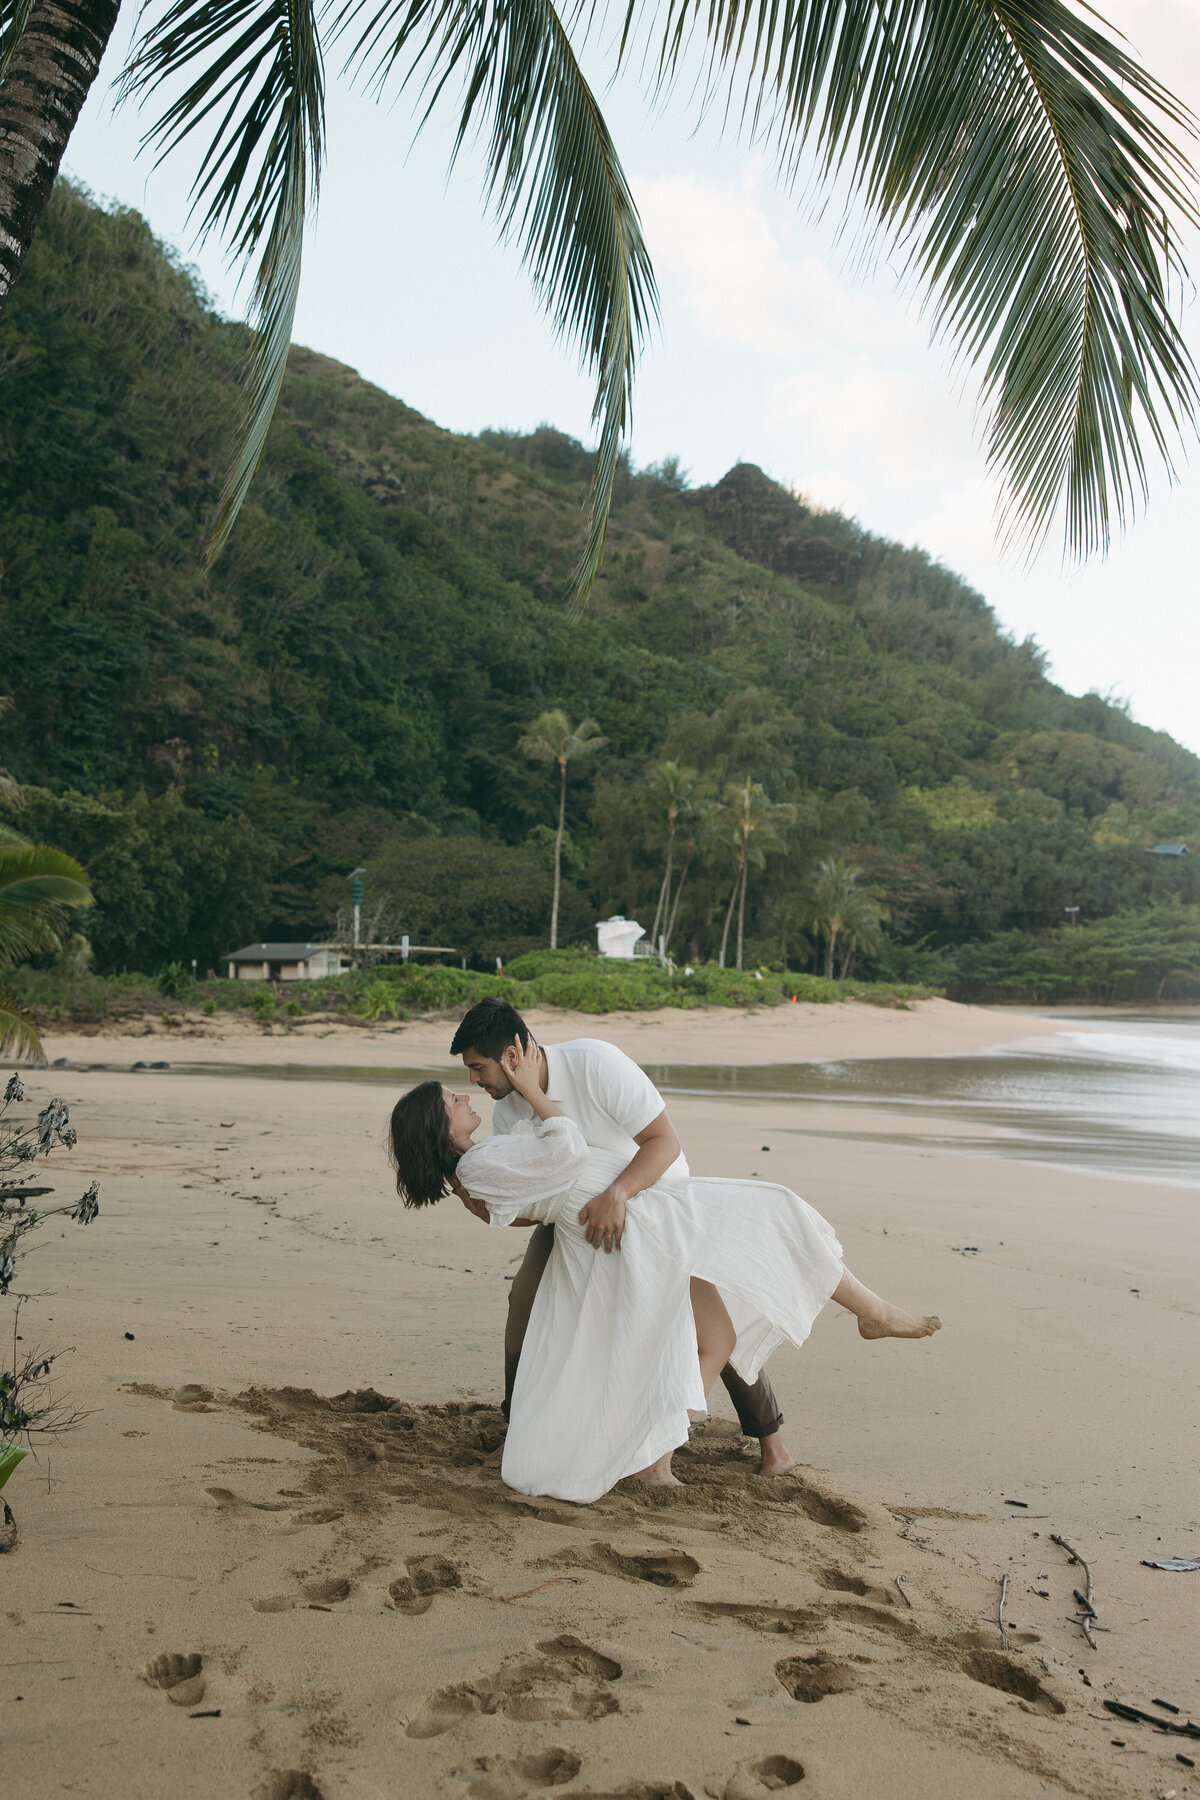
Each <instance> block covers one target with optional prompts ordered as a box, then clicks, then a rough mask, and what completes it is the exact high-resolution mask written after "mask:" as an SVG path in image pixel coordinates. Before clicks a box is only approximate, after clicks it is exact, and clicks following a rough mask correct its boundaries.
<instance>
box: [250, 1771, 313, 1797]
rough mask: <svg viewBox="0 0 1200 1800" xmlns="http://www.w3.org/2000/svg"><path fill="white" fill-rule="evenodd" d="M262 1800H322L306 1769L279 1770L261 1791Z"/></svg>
mask: <svg viewBox="0 0 1200 1800" xmlns="http://www.w3.org/2000/svg"><path fill="white" fill-rule="evenodd" d="M262 1800H324V1796H323V1795H322V1793H321V1790H320V1788H319V1787H318V1786H317V1784H316V1782H315V1781H314V1780H313V1778H312V1776H311V1775H310V1774H309V1773H308V1771H307V1769H280V1770H279V1772H278V1773H277V1774H275V1775H272V1776H271V1778H270V1780H269V1781H268V1782H267V1785H266V1787H265V1788H264V1789H263V1790H262Z"/></svg>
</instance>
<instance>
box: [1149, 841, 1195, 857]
mask: <svg viewBox="0 0 1200 1800" xmlns="http://www.w3.org/2000/svg"><path fill="white" fill-rule="evenodd" d="M1187 853H1188V847H1187V845H1186V844H1155V845H1154V847H1153V849H1152V850H1151V852H1150V854H1151V856H1186V855H1187Z"/></svg>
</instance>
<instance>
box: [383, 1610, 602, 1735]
mask: <svg viewBox="0 0 1200 1800" xmlns="http://www.w3.org/2000/svg"><path fill="white" fill-rule="evenodd" d="M620 1675H621V1665H620V1663H619V1662H617V1661H616V1660H615V1659H614V1658H613V1657H611V1656H605V1655H604V1653H603V1651H600V1650H595V1649H593V1648H592V1646H591V1645H590V1644H585V1643H584V1642H583V1640H582V1639H581V1638H577V1637H573V1636H572V1635H571V1634H570V1633H564V1634H563V1635H562V1636H560V1637H556V1638H546V1639H543V1640H542V1641H541V1642H540V1643H538V1644H536V1645H535V1646H534V1648H533V1650H532V1651H529V1652H520V1653H518V1654H517V1655H516V1656H510V1657H506V1658H505V1660H504V1661H503V1662H502V1663H501V1665H500V1667H499V1668H498V1669H497V1670H496V1672H495V1673H494V1674H492V1675H483V1676H480V1677H479V1678H478V1679H477V1680H476V1681H460V1682H456V1683H454V1684H453V1685H452V1686H450V1687H444V1688H438V1689H437V1690H436V1692H435V1693H432V1694H430V1695H429V1696H428V1698H427V1699H426V1700H424V1701H423V1702H422V1704H421V1706H420V1707H419V1708H418V1710H417V1712H416V1713H415V1714H414V1715H413V1717H412V1718H411V1719H410V1720H409V1722H408V1724H407V1725H406V1727H405V1734H406V1736H408V1737H411V1738H431V1737H440V1736H441V1735H442V1733H443V1732H444V1731H449V1730H450V1729H451V1727H452V1726H455V1725H458V1724H460V1723H461V1721H462V1720H463V1719H467V1718H469V1717H470V1716H471V1715H472V1713H483V1714H494V1713H503V1714H504V1716H505V1717H506V1718H509V1719H516V1720H520V1721H523V1722H525V1723H539V1724H540V1723H545V1722H547V1721H551V1720H562V1719H580V1720H591V1719H603V1718H605V1717H606V1716H607V1715H608V1714H609V1713H614V1712H617V1711H619V1702H618V1700H617V1697H616V1695H615V1694H614V1693H612V1692H611V1691H610V1688H609V1684H610V1683H611V1682H614V1681H617V1680H619V1679H620Z"/></svg>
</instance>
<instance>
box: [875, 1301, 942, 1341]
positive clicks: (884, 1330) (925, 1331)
mask: <svg viewBox="0 0 1200 1800" xmlns="http://www.w3.org/2000/svg"><path fill="white" fill-rule="evenodd" d="M941 1329H942V1321H941V1320H940V1319H939V1318H938V1317H937V1316H936V1314H933V1313H930V1314H928V1315H926V1314H924V1313H910V1312H905V1311H904V1308H903V1307H901V1306H889V1305H888V1303H887V1302H886V1301H882V1302H881V1303H880V1307H879V1311H878V1312H874V1311H873V1312H872V1313H871V1314H870V1315H869V1316H863V1315H861V1314H860V1315H859V1321H858V1334H859V1336H860V1337H865V1338H890V1337H891V1338H926V1337H932V1336H933V1334H934V1332H935V1331H940V1330H941Z"/></svg>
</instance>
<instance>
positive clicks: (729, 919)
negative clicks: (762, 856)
mask: <svg viewBox="0 0 1200 1800" xmlns="http://www.w3.org/2000/svg"><path fill="white" fill-rule="evenodd" d="M741 885H742V865H741V863H739V864H738V872H737V874H736V875H735V876H734V878H733V892H732V894H730V896H729V910H728V912H727V913H726V914H725V929H724V931H723V932H722V933H721V954H720V956H719V957H718V959H717V961H718V963H719V966H720V967H721V968H722V969H723V968H724V967H725V950H726V946H727V945H728V943H729V927H730V925H731V924H732V923H733V908H734V904H735V902H736V900H737V897H738V889H739V888H740V887H741Z"/></svg>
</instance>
